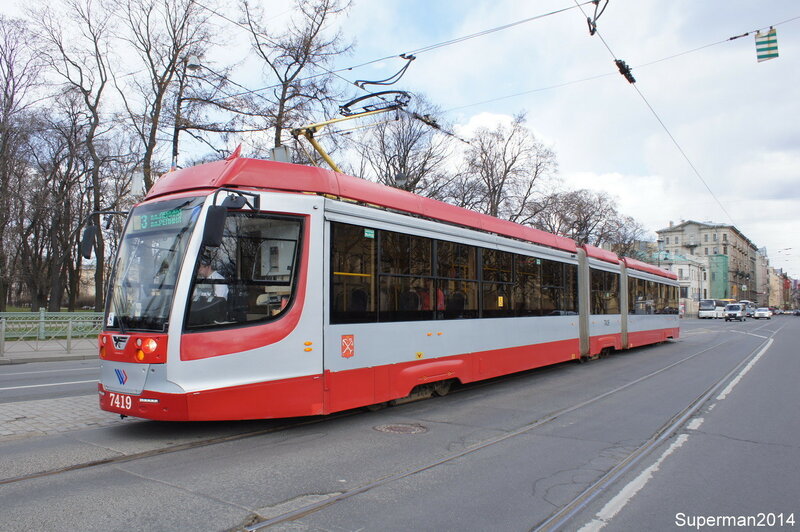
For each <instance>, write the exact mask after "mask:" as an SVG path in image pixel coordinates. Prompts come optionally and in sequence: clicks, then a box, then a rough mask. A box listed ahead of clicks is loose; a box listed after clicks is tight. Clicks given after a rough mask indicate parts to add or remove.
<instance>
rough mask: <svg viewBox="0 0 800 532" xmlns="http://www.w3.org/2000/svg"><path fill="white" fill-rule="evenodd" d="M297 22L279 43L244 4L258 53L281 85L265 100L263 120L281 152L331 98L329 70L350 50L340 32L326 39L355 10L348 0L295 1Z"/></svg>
mask: <svg viewBox="0 0 800 532" xmlns="http://www.w3.org/2000/svg"><path fill="white" fill-rule="evenodd" d="M295 6H296V7H295V10H296V12H297V16H295V17H293V18H292V20H291V22H290V23H289V25H288V28H287V29H286V30H285V31H284V32H283V33H281V34H280V35H278V36H276V37H274V38H273V37H271V36H270V31H269V30H268V29H267V27H266V26H265V25H264V24H263V23H262V22H261V19H262V13H261V9H260V8H258V7H256V6H254V5H253V4H252V3H251V2H250V1H249V0H242V2H241V7H242V13H243V15H244V22H245V24H246V25H247V27H248V28H249V30H250V36H251V39H252V43H253V49H254V50H255V51H256V53H257V55H258V56H259V57H260V58H261V59H263V60H264V63H265V64H266V66H267V67H268V69H269V72H270V73H271V75H272V76H274V79H275V80H276V83H275V85H274V88H273V89H272V90H271V91H270V92H267V93H265V94H264V96H263V99H264V101H265V102H266V105H265V106H264V108H263V110H262V112H261V113H262V115H263V117H264V119H265V120H266V122H267V124H266V125H267V127H269V128H274V145H275V146H276V147H277V146H280V145H281V140H282V138H283V134H284V131H285V130H287V129H291V128H293V127H299V126H302V125H305V124H304V122H308V121H312V120H313V119H312V118H311V117H312V116H314V113H315V112H317V113H318V112H319V109H320V106H324V104H325V103H326V102H329V101H330V100H331V98H332V87H331V80H332V79H333V74H332V73H331V72H330V71H329V70H328V69H327V65H328V64H329V63H330V62H331V61H332V59H333V58H335V57H336V56H338V55H341V54H343V53H346V52H348V51H349V50H350V45H347V44H344V42H343V38H342V35H341V32H337V33H335V34H333V35H327V34H326V32H325V29H326V27H327V26H329V25H330V24H331V22H332V20H333V19H334V18H336V17H337V16H339V15H342V14H344V13H345V12H346V11H347V10H348V9H349V7H350V1H349V0H295Z"/></svg>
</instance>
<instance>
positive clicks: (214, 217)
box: [203, 205, 228, 248]
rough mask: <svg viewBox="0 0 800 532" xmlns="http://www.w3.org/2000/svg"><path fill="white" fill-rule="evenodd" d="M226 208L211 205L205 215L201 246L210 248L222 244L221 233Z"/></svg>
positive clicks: (223, 227) (223, 228) (223, 226)
mask: <svg viewBox="0 0 800 532" xmlns="http://www.w3.org/2000/svg"><path fill="white" fill-rule="evenodd" d="M227 213H228V208H227V207H223V206H222V205H212V206H211V207H209V208H208V214H207V215H206V226H205V230H204V231H203V245H204V246H206V247H210V248H216V247H219V246H220V245H221V244H222V233H223V231H224V230H225V216H226V215H227Z"/></svg>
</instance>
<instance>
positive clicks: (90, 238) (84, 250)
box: [81, 225, 97, 259]
mask: <svg viewBox="0 0 800 532" xmlns="http://www.w3.org/2000/svg"><path fill="white" fill-rule="evenodd" d="M96 236H97V226H96V225H88V226H86V229H84V231H83V237H82V238H81V255H82V256H83V258H84V259H91V258H92V249H94V242H95V237H96Z"/></svg>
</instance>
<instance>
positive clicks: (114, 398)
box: [108, 392, 133, 410]
mask: <svg viewBox="0 0 800 532" xmlns="http://www.w3.org/2000/svg"><path fill="white" fill-rule="evenodd" d="M108 404H109V405H110V406H114V407H116V408H123V409H125V410H130V409H131V407H132V406H133V398H132V397H131V396H130V395H122V394H119V393H114V392H109V393H108Z"/></svg>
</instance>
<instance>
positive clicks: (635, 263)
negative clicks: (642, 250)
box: [622, 258, 678, 280]
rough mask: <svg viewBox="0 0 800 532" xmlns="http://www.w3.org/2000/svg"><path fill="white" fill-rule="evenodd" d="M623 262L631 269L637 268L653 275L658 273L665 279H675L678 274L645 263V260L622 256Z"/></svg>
mask: <svg viewBox="0 0 800 532" xmlns="http://www.w3.org/2000/svg"><path fill="white" fill-rule="evenodd" d="M622 260H623V262H625V266H627V267H628V268H631V269H633V270H639V271H641V272H647V273H652V274H655V275H660V276H661V277H666V278H667V279H673V280H677V279H678V276H677V275H676V274H674V273H672V272H668V271H667V270H662V269H661V268H658V267H657V266H653V265H652V264H647V263H646V262H642V261H640V260H636V259H629V258H624V259H622Z"/></svg>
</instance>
